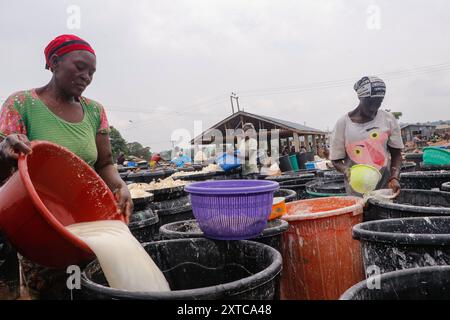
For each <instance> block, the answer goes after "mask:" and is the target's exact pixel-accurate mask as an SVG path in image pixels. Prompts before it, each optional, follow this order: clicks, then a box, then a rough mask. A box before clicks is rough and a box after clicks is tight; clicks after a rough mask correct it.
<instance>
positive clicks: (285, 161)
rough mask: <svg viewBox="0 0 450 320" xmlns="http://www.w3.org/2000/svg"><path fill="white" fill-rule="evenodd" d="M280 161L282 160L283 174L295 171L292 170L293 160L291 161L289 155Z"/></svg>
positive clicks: (281, 168)
mask: <svg viewBox="0 0 450 320" xmlns="http://www.w3.org/2000/svg"><path fill="white" fill-rule="evenodd" d="M279 160H280V170H281V172H285V171H292V170H294V169H293V168H292V164H291V160H290V159H289V156H288V155H286V156H282V157H280V159H279Z"/></svg>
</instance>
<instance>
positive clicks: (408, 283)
mask: <svg viewBox="0 0 450 320" xmlns="http://www.w3.org/2000/svg"><path fill="white" fill-rule="evenodd" d="M368 283H370V284H369V285H368ZM377 283H378V284H379V288H376V287H374V286H375V285H376V284H377ZM340 300H450V266H438V267H423V268H414V269H407V270H399V271H393V272H388V273H385V274H382V275H381V276H380V277H379V278H377V279H373V281H372V279H369V282H368V281H366V280H364V281H361V282H359V283H358V284H356V285H354V286H353V287H351V288H350V289H348V290H347V291H346V292H345V293H344V294H343V295H342V296H341V297H340Z"/></svg>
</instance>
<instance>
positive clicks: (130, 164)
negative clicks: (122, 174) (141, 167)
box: [127, 161, 137, 168]
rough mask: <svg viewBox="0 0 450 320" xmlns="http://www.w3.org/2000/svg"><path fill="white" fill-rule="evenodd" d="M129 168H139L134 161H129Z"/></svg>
mask: <svg viewBox="0 0 450 320" xmlns="http://www.w3.org/2000/svg"><path fill="white" fill-rule="evenodd" d="M127 166H128V167H133V168H134V167H137V164H136V162H134V161H128V164H127Z"/></svg>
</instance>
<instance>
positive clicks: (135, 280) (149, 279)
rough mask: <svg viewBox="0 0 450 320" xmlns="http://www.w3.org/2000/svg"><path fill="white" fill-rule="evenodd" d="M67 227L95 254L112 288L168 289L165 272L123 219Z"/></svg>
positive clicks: (131, 289)
mask: <svg viewBox="0 0 450 320" xmlns="http://www.w3.org/2000/svg"><path fill="white" fill-rule="evenodd" d="M66 228H67V229H68V230H69V231H70V232H72V233H73V234H74V235H75V236H77V237H78V238H80V239H81V240H83V241H84V242H85V243H86V244H87V245H88V246H89V248H91V250H92V251H93V252H94V253H95V255H96V256H97V258H98V261H99V263H100V266H101V267H102V270H103V273H104V274H105V277H106V280H107V281H108V284H109V286H110V287H111V288H115V289H121V290H127V291H159V292H162V291H170V287H169V284H168V283H167V280H166V278H165V277H164V274H163V273H162V272H161V270H160V269H159V268H158V266H157V265H156V264H155V263H154V262H153V260H152V258H151V257H150V256H149V255H148V253H147V252H146V251H145V249H144V248H143V247H142V245H141V244H140V243H139V241H137V240H136V238H134V237H133V235H132V234H131V232H130V230H129V229H128V227H127V226H126V225H125V224H124V223H123V222H121V221H117V220H104V221H94V222H84V223H77V224H73V225H70V226H67V227H66Z"/></svg>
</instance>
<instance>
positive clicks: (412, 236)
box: [352, 217, 450, 246]
mask: <svg viewBox="0 0 450 320" xmlns="http://www.w3.org/2000/svg"><path fill="white" fill-rule="evenodd" d="M426 219H429V220H430V221H433V220H446V221H447V222H448V223H449V224H450V217H417V218H397V219H385V220H376V221H370V222H363V223H359V224H357V225H355V226H354V227H353V230H352V235H353V238H354V239H356V240H359V241H369V242H383V243H395V244H410V245H442V246H444V245H449V244H450V234H447V233H439V234H424V233H395V232H383V231H372V230H368V229H369V228H370V227H371V226H374V225H383V224H385V225H386V224H390V223H393V222H394V223H395V222H397V223H403V222H414V221H420V220H426Z"/></svg>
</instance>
